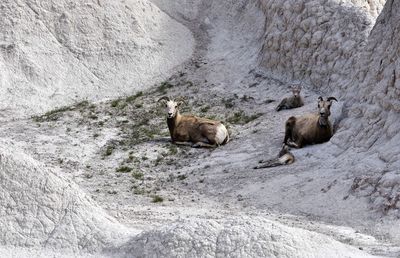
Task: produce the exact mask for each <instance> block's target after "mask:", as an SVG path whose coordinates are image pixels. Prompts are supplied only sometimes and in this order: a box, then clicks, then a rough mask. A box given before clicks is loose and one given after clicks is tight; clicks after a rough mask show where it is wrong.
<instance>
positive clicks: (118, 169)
mask: <svg viewBox="0 0 400 258" xmlns="http://www.w3.org/2000/svg"><path fill="white" fill-rule="evenodd" d="M115 171H117V172H120V173H129V172H131V171H132V168H130V167H127V166H121V167H119V168H117V169H116V170H115Z"/></svg>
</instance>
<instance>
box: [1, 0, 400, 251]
mask: <svg viewBox="0 0 400 258" xmlns="http://www.w3.org/2000/svg"><path fill="white" fill-rule="evenodd" d="M152 2H154V3H156V4H157V5H158V6H159V7H160V8H161V9H162V10H164V11H166V12H167V13H168V14H169V15H171V16H172V17H174V18H176V19H177V20H178V21H179V22H181V23H182V24H183V25H182V24H180V23H178V22H177V21H175V20H173V19H172V18H171V17H169V16H168V15H167V14H165V13H163V12H162V11H160V10H159V9H158V7H156V6H155V5H154V4H152V3H150V2H149V1H147V0H146V1H145V0H142V1H139V0H130V1H122V0H121V1H107V2H106V1H103V0H97V1H78V2H71V1H64V0H46V1H35V0H26V1H22V0H16V1H11V0H5V1H2V2H1V3H0V14H1V16H0V17H1V18H0V28H1V29H2V35H1V38H0V53H1V54H0V79H1V80H0V83H1V88H0V109H1V110H2V112H1V118H2V119H3V120H8V121H10V120H12V119H14V118H20V117H27V116H28V115H31V114H35V113H38V112H44V111H48V110H51V109H52V108H54V107H58V106H61V105H67V104H71V103H74V102H77V101H79V100H83V99H89V100H102V99H104V98H111V97H118V96H121V95H124V94H128V93H132V92H135V91H136V90H143V89H146V88H148V87H149V86H150V85H151V84H153V83H154V82H159V81H160V80H161V78H165V77H166V76H167V75H168V74H170V72H171V70H173V68H174V67H176V66H178V65H180V64H182V63H183V62H185V61H186V60H187V59H188V58H189V57H190V56H191V54H192V51H193V47H194V46H195V45H196V49H195V51H194V55H193V56H192V58H193V60H192V61H193V62H194V63H195V65H194V67H195V68H193V66H192V67H191V68H190V69H188V70H189V71H186V72H187V73H189V75H188V77H187V78H186V77H185V76H186V75H182V77H184V78H185V79H187V80H193V81H194V83H195V85H197V86H198V89H196V91H193V92H191V91H190V90H189V89H184V88H183V87H182V88H178V87H177V90H176V91H178V90H179V91H180V92H176V91H175V92H174V94H177V93H181V92H182V91H184V92H185V93H187V94H188V95H190V94H191V97H192V98H194V99H196V100H198V99H202V98H204V99H205V100H206V101H210V103H214V104H215V102H212V100H214V99H216V98H217V97H220V98H222V99H223V100H225V99H228V98H231V97H232V96H234V94H236V95H237V96H240V97H244V96H250V97H252V99H250V101H248V102H246V101H240V102H239V100H237V101H236V102H238V103H240V105H241V108H243V109H244V110H245V111H246V112H247V111H253V110H254V111H255V112H256V111H257V112H264V115H262V116H261V117H260V118H258V119H256V120H255V121H253V122H250V123H248V124H247V125H244V126H233V127H232V130H233V137H232V142H231V143H229V144H228V145H226V146H224V147H222V148H219V149H217V150H215V151H213V152H206V151H203V152H201V150H200V151H198V152H195V151H192V152H191V153H190V154H193V156H192V157H187V158H186V160H184V162H183V163H179V161H176V162H177V164H179V165H182V164H183V167H180V168H178V167H176V168H175V169H174V170H177V171H178V172H179V173H180V174H181V175H193V174H194V175H193V176H191V177H190V178H188V179H187V180H186V181H185V182H184V184H180V182H178V183H174V184H172V187H173V188H174V189H173V191H171V193H173V194H174V197H176V199H179V198H181V195H183V196H184V197H183V198H182V199H183V201H182V202H185V203H183V204H181V205H178V204H176V206H173V205H172V204H171V203H168V204H171V206H172V207H171V208H170V209H168V208H166V207H162V208H159V207H158V206H155V205H156V204H154V206H150V205H148V206H145V205H143V207H136V206H132V205H130V202H128V201H126V199H123V197H124V198H126V197H127V196H128V197H129V198H131V199H134V198H136V197H132V193H131V192H129V186H130V185H127V184H125V185H123V187H125V188H123V187H121V188H120V189H118V190H121V191H120V192H119V193H118V195H107V196H106V197H104V196H101V194H99V195H98V196H96V197H98V200H99V204H100V205H101V206H102V207H106V208H108V209H109V210H111V211H116V214H119V212H121V213H123V212H125V211H126V210H129V209H130V211H131V212H132V213H128V214H133V215H132V217H129V216H128V218H127V216H125V217H123V216H121V217H122V218H123V219H124V221H125V222H127V223H130V222H133V221H134V222H135V223H137V224H139V223H142V225H140V228H141V229H148V228H156V229H153V230H149V231H145V232H143V233H142V234H140V235H137V233H138V232H139V230H135V228H134V227H130V228H127V227H126V226H124V225H122V224H120V223H118V222H117V221H116V220H115V219H114V218H112V217H111V216H109V215H107V214H106V213H105V211H104V210H103V209H102V208H100V207H99V206H97V204H96V203H95V202H94V201H93V200H92V199H91V198H90V197H88V195H86V193H85V192H84V191H83V190H81V189H80V188H79V187H78V186H77V185H76V184H75V183H74V182H73V181H72V180H71V179H69V177H70V175H65V174H63V173H65V171H64V170H68V169H70V170H69V171H67V173H71V174H73V175H74V176H75V175H77V176H78V175H80V174H81V172H80V171H79V169H80V168H82V167H84V166H85V165H86V164H84V162H92V163H91V164H93V163H96V162H99V160H96V157H97V156H98V155H97V154H98V153H97V152H96V150H89V151H88V150H87V149H88V148H89V149H90V148H91V146H100V145H101V146H103V145H104V143H98V142H93V140H92V138H91V136H92V135H93V131H90V130H89V129H87V128H84V129H82V128H81V127H79V128H76V130H78V132H79V130H82V131H84V130H85V131H84V133H82V134H78V135H77V136H76V137H75V136H74V137H75V138H73V143H69V142H70V141H71V136H70V135H68V133H66V128H65V127H66V126H68V125H60V124H59V123H61V122H62V121H63V120H61V122H54V123H48V124H46V125H43V127H42V128H45V129H41V128H39V127H40V126H39V127H36V124H35V125H34V126H33V125H31V124H30V123H32V124H34V122H33V121H31V120H21V121H17V123H15V124H13V123H12V122H8V123H4V124H3V125H2V127H1V132H2V133H3V134H4V137H8V138H11V139H13V141H15V142H16V143H15V145H17V146H19V147H18V148H17V147H13V144H14V143H13V142H10V141H2V147H1V148H0V159H1V160H0V161H1V162H0V197H1V198H0V215H1V216H0V243H1V244H2V247H1V248H0V256H13V255H14V252H17V255H15V256H16V257H18V256H22V257H24V256H31V257H47V256H49V255H53V253H55V254H54V255H55V256H58V254H57V252H59V251H60V250H63V249H65V253H63V255H65V256H68V255H69V254H71V255H72V254H73V255H76V256H78V255H82V256H90V255H91V254H92V255H94V256H96V257H97V255H104V256H112V257H118V256H128V257H130V256H134V257H135V256H142V255H143V254H145V255H147V256H149V257H157V256H167V257H187V256H197V257H203V256H212V257H214V256H219V257H254V256H278V257H296V256H297V257H304V256H309V257H321V256H324V257H346V256H347V257H368V254H367V253H365V252H362V251H360V250H357V248H355V247H354V246H357V244H358V243H359V242H360V241H358V242H357V241H356V240H357V237H360V236H359V235H358V234H357V233H355V234H354V235H355V237H354V238H349V239H347V235H345V234H342V232H341V231H340V230H338V232H339V233H338V232H336V231H335V230H332V232H330V233H329V234H328V233H326V232H325V231H324V230H321V229H320V228H318V227H317V229H315V228H314V227H312V226H310V225H309V223H306V222H304V223H303V222H300V223H298V224H300V225H294V226H299V227H303V228H308V229H311V228H312V229H313V230H315V231H319V232H321V231H324V232H322V233H323V234H320V233H314V232H309V231H307V230H302V229H298V228H294V227H288V226H285V225H281V224H280V223H277V222H274V221H270V220H268V219H266V218H265V217H259V216H248V217H243V216H242V215H238V214H241V212H246V211H251V212H254V211H257V212H255V213H258V212H260V211H264V210H267V211H274V212H283V213H290V214H295V215H304V216H306V217H307V218H308V219H310V220H311V221H312V220H317V221H320V220H322V221H324V222H328V223H334V224H339V225H347V226H351V227H354V228H356V229H357V230H361V231H362V232H365V233H368V234H376V235H377V236H378V237H379V238H382V239H383V242H385V245H383V244H380V242H379V241H375V240H374V241H366V244H365V246H366V247H368V250H367V251H369V252H371V253H382V254H383V255H392V256H396V255H398V254H399V248H398V247H399V245H398V244H397V243H398V241H400V235H399V232H400V226H399V223H398V219H399V210H400V207H399V203H400V200H399V199H400V197H399V191H400V188H399V185H400V179H399V178H400V175H399V172H398V171H399V168H400V162H399V161H398V160H399V156H400V148H399V147H398V144H397V143H398V142H399V140H400V139H399V138H400V136H399V135H400V134H399V130H398V121H400V120H399V111H400V107H399V105H400V104H399V101H398V99H399V97H400V93H399V92H400V86H399V83H398V79H396V78H398V74H397V71H398V70H399V68H400V67H399V61H398V52H399V46H398V44H397V42H399V40H400V38H399V35H400V34H399V31H398V30H399V24H400V16H399V13H400V12H399V10H400V4H399V3H398V1H393V0H389V1H387V3H386V6H385V8H384V10H383V13H382V14H381V16H380V17H379V19H378V23H377V24H376V25H375V27H374V28H373V26H374V24H375V19H376V17H377V15H378V13H379V12H380V11H381V9H382V7H383V4H384V2H385V1H383V0H377V1H366V0H358V1H357V0H352V1H350V0H347V1H339V0H337V1H336V0H312V1H305V0H300V1H294V0H254V1H246V0H240V1H233V0H230V1H207V0H204V1H193V0H177V1H173V2H172V1H167V0H153V1H152ZM185 26H186V27H185ZM188 28H189V29H190V30H191V31H192V32H194V35H192V33H191V32H190V31H189V29H188ZM371 30H372V32H371ZM370 32H371V35H370V34H369V33H370ZM369 35H370V36H369ZM193 36H194V37H193ZM194 38H195V39H196V42H194ZM188 63H190V62H188ZM190 65H191V64H189V66H190ZM260 66H261V67H260ZM260 70H263V71H260ZM277 79H279V80H277ZM292 81H302V82H303V84H304V86H305V87H304V88H305V90H304V93H305V94H306V101H307V102H306V105H305V106H304V107H302V108H300V109H298V110H294V111H290V112H284V113H280V115H279V116H278V115H276V114H275V113H272V112H273V111H272V110H273V108H272V107H271V106H268V104H266V103H265V100H266V99H271V98H273V99H277V98H280V97H281V95H282V94H283V93H286V89H285V87H286V84H285V83H287V82H292ZM185 83H188V82H185ZM181 86H182V85H181ZM250 86H251V87H250ZM172 91H173V89H172ZM321 93H326V94H329V95H331V94H335V95H336V96H339V97H341V98H340V103H339V104H338V105H336V104H334V108H335V109H336V110H334V112H333V113H334V116H336V118H337V120H338V121H340V122H341V123H340V125H339V128H338V132H337V134H336V135H335V136H334V137H333V139H332V141H331V142H329V143H327V144H322V145H317V146H311V147H308V148H304V149H302V150H295V151H294V153H295V156H296V162H295V163H294V164H293V165H291V166H288V167H280V168H276V169H269V170H263V171H260V172H258V173H256V172H254V171H253V170H251V169H250V168H251V167H252V166H253V165H254V164H255V163H256V162H257V160H258V159H259V158H260V157H261V156H262V157H263V158H264V157H265V156H272V155H275V154H276V151H277V149H278V148H279V145H280V143H281V140H282V137H281V136H282V129H283V126H282V125H283V123H284V121H285V119H286V118H287V117H288V116H289V115H292V114H295V115H300V114H302V113H304V112H310V111H313V110H314V109H315V103H314V101H315V99H316V97H317V96H318V95H319V94H321ZM237 98H238V97H237ZM204 99H203V100H204ZM203 100H202V101H203ZM218 101H219V99H218ZM146 104H148V103H146ZM148 105H149V104H148ZM210 105H211V104H210ZM149 107H154V105H153V106H149ZM342 111H343V113H342ZM232 112H234V109H232ZM76 116H77V117H78V116H79V115H76ZM69 119H70V121H69V122H71V121H72V122H71V124H74V122H76V121H75V120H74V119H75V118H74V116H73V115H72V116H71V117H69ZM76 120H79V119H78V118H76ZM25 126H26V127H25ZM52 128H55V129H54V130H53V131H52ZM277 128H280V129H279V130H278V129H277ZM25 129H26V130H25ZM67 129H68V128H67ZM69 129H71V128H69ZM74 129H75V128H74ZM86 129H87V130H86ZM108 129H109V131H111V132H112V133H109V135H108V136H107V137H110V138H113V137H114V136H115V135H116V134H117V133H116V131H117V130H113V128H108ZM39 131H40V132H39ZM46 133H48V135H46ZM61 134H62V135H61ZM36 136H37V137H38V138H37V139H36V138H35V137H36ZM260 138H262V139H263V140H262V141H261V140H260ZM60 139H61V140H60ZM108 140H109V139H105V140H104V142H106V141H108ZM49 142H50V143H49ZM81 143H85V144H87V145H85V146H79V144H81ZM152 144H153V145H151V144H147V145H143V146H144V147H143V150H146V152H150V151H153V150H156V151H158V152H160V151H161V149H162V148H160V147H158V148H157V147H154V145H155V143H152ZM156 144H157V143H156ZM158 144H159V143H158ZM48 146H50V147H51V149H47V150H46V148H47V147H48ZM20 147H21V149H24V151H26V152H28V153H30V154H32V155H36V156H37V157H38V158H39V159H41V160H43V161H55V160H57V159H58V158H61V157H63V158H65V157H64V156H62V155H66V154H68V153H70V157H69V158H71V160H72V162H75V164H77V165H73V166H71V167H68V166H66V167H67V169H64V170H63V171H62V172H61V171H59V170H58V169H55V168H48V167H46V166H47V165H48V164H43V163H41V162H38V161H36V160H34V159H33V158H31V157H29V156H28V155H26V154H23V153H22V151H21V149H20ZM85 148H86V149H85ZM145 148H146V149H145ZM200 152H201V153H200ZM153 154H154V153H153ZM154 155H155V156H156V154H154ZM36 156H35V157H36ZM72 156H73V157H72ZM67 158H68V157H67ZM82 160H85V161H82ZM79 162H80V163H79ZM104 162H108V160H106V161H104ZM114 162H116V161H114ZM49 163H50V162H49ZM102 164H103V163H102ZM112 164H114V163H112ZM116 164H118V163H117V162H116ZM52 165H54V162H53V163H52ZM161 168H167V169H169V170H171V167H161ZM114 170H115V168H113V172H114ZM96 172H98V171H96ZM151 172H152V171H151ZM155 172H156V173H159V174H160V175H153V174H152V176H154V177H156V178H157V176H159V177H160V178H161V179H162V177H163V176H164V177H166V176H167V174H168V173H170V171H168V170H166V171H158V170H155ZM174 172H175V171H174ZM200 175H201V180H202V183H199V182H200V181H199V176H200ZM67 178H68V179H67ZM104 178H105V179H106V180H107V179H108V178H106V177H104ZM104 178H103V180H104ZM115 178H117V179H118V177H117V176H115ZM160 178H157V180H158V179H160ZM113 179H114V178H113ZM124 179H125V178H124V177H121V179H120V181H123V180H124ZM75 180H77V181H79V180H80V181H83V180H85V179H82V178H78V179H77V178H75ZM120 181H119V182H118V183H120V184H121V185H122V184H123V182H120ZM90 184H93V185H94V186H88V188H87V189H85V190H87V191H94V189H92V188H90V187H95V188H97V187H99V184H97V185H96V182H93V181H91V182H88V183H87V185H90ZM82 185H85V184H82ZM165 185H167V183H165ZM113 187H119V186H116V185H115V186H114V185H113ZM122 189H123V190H126V189H128V191H126V193H125V192H124V193H122ZM101 190H102V189H101ZM165 191H167V190H165ZM193 192H197V195H196V194H193ZM91 193H92V192H91ZM186 195H187V196H186ZM191 196H196V197H199V196H201V197H202V198H203V197H204V198H207V199H212V200H214V201H215V202H216V203H217V204H218V205H215V206H211V205H210V206H207V202H204V203H205V204H204V205H205V206H206V207H202V206H201V204H197V203H195V201H196V200H195V199H192V200H190V198H191ZM120 198H121V199H120ZM138 199H139V198H138ZM199 199H200V197H199ZM238 199H239V200H238ZM188 200H189V201H188ZM135 201H136V200H133V201H132V202H133V203H135ZM171 202H172V201H171ZM142 204H143V203H142ZM113 205H114V206H113ZM107 206H108V207H107ZM110 206H112V207H113V208H109V207H110ZM221 206H224V208H226V209H228V210H229V209H231V210H230V211H231V214H230V217H227V218H218V219H215V218H214V217H215V216H216V214H218V209H221V210H222V207H221ZM235 206H238V208H237V207H235ZM115 207H116V208H115ZM200 208H201V209H203V208H204V210H205V211H206V212H204V213H207V212H210V214H211V215H209V214H208V215H207V214H206V215H204V217H205V219H195V218H193V217H198V216H199V215H198V214H197V213H196V212H194V210H195V211H197V212H198V209H200ZM113 209H114V210H113ZM174 209H175V210H174ZM179 209H182V210H179ZM143 210H144V211H143ZM199 213H200V212H199ZM235 213H236V214H235ZM136 214H138V215H137V216H136ZM176 214H178V215H176ZM193 214H196V215H193ZM140 216H142V217H140ZM157 216H159V217H162V218H159V217H158V218H157ZM179 216H183V217H186V218H187V219H186V220H178V221H177V222H175V223H174V224H172V225H167V226H164V227H162V228H158V226H159V224H157V223H155V222H153V221H151V218H154V217H155V218H157V219H158V221H162V222H163V223H166V222H169V221H171V220H173V219H174V218H176V217H179ZM191 216H192V217H191ZM138 217H139V218H138ZM266 217H268V216H266ZM301 219H304V218H302V217H300V218H296V220H301ZM312 223H313V222H311V224H312ZM160 224H161V223H160ZM332 227H336V226H332ZM324 234H326V235H328V236H326V235H324ZM334 239H336V240H340V241H341V242H342V243H339V242H338V241H336V240H334ZM354 239H355V240H354ZM358 240H359V239H358ZM371 242H373V243H374V244H373V245H372V244H371ZM376 243H378V244H376ZM346 244H351V245H353V246H348V245H346ZM375 245H376V246H375ZM379 245H380V246H379ZM386 245H387V246H388V247H387V246H386ZM371 246H372V247H371ZM392 246H395V248H397V249H395V251H390V252H389V251H388V252H386V251H387V250H386V249H385V248H386V247H387V248H388V249H389V248H392ZM42 248H43V249H42ZM103 251H104V252H103ZM86 252H89V253H91V254H87V253H86ZM102 252H103V253H102Z"/></svg>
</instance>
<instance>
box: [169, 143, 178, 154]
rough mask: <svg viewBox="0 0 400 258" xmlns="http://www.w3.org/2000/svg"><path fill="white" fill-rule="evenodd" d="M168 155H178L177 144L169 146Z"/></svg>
mask: <svg viewBox="0 0 400 258" xmlns="http://www.w3.org/2000/svg"><path fill="white" fill-rule="evenodd" d="M168 153H169V155H176V154H178V147H177V146H176V145H175V144H169V145H168Z"/></svg>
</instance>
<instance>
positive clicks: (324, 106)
mask: <svg viewBox="0 0 400 258" xmlns="http://www.w3.org/2000/svg"><path fill="white" fill-rule="evenodd" d="M333 100H335V101H337V99H336V98H335V97H328V98H327V100H324V98H323V97H318V110H319V115H320V116H321V117H323V118H328V117H329V116H330V115H331V106H332V101H333Z"/></svg>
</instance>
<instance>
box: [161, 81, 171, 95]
mask: <svg viewBox="0 0 400 258" xmlns="http://www.w3.org/2000/svg"><path fill="white" fill-rule="evenodd" d="M172 87H174V85H172V84H171V83H170V82H168V81H165V82H162V83H161V85H160V86H158V88H157V91H158V92H160V93H161V94H166V93H167V90H168V89H171V88H172Z"/></svg>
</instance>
